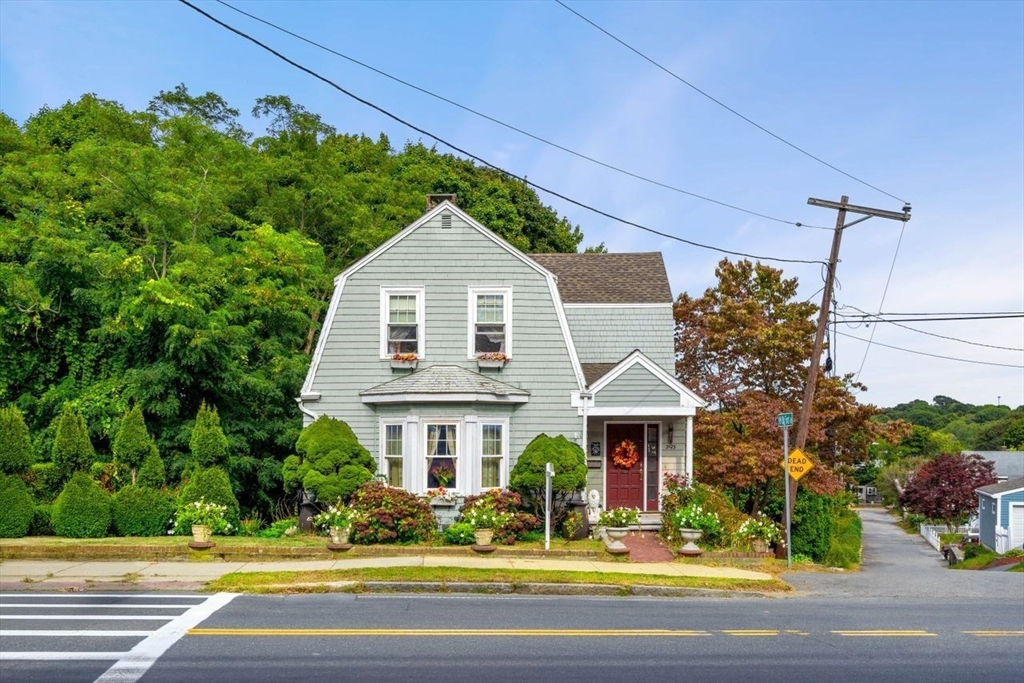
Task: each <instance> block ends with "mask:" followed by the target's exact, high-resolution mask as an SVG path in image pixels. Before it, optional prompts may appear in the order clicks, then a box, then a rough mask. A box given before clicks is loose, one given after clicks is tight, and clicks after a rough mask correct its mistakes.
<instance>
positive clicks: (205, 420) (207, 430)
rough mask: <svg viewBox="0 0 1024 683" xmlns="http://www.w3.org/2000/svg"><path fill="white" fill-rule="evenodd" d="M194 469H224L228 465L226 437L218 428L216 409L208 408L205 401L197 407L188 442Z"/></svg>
mask: <svg viewBox="0 0 1024 683" xmlns="http://www.w3.org/2000/svg"><path fill="white" fill-rule="evenodd" d="M188 447H189V450H191V451H192V465H193V466H194V467H224V466H226V465H227V464H228V437H226V436H224V430H223V429H221V428H220V415H218V414H217V408H209V407H207V405H206V401H203V403H202V405H200V406H199V413H198V414H197V415H196V424H195V426H194V427H193V428H192V437H191V438H190V439H189V440H188Z"/></svg>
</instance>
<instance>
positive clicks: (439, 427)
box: [424, 422, 459, 489]
mask: <svg viewBox="0 0 1024 683" xmlns="http://www.w3.org/2000/svg"><path fill="white" fill-rule="evenodd" d="M424 429H425V431H426V439H425V444H424V445H425V446H426V471H427V488H428V489H436V488H440V487H444V488H446V489H458V488H459V478H458V474H459V425H458V424H457V423H447V422H428V423H426V424H425V425H424Z"/></svg>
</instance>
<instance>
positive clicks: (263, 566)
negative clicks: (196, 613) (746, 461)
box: [0, 555, 774, 590]
mask: <svg viewBox="0 0 1024 683" xmlns="http://www.w3.org/2000/svg"><path fill="white" fill-rule="evenodd" d="M365 567H472V568H481V569H534V570H542V571H543V570H547V571H577V572H579V571H582V572H594V573H620V574H641V575H655V576H693V577H701V578H711V577H718V578H730V579H746V580H752V581H770V580H771V579H773V578H774V577H772V575H771V574H767V573H764V572H758V571H751V570H747V569H739V568H735V567H711V566H706V565H697V564H682V563H676V562H649V563H643V564H639V563H627V562H598V561H591V560H567V559H552V560H545V559H513V558H492V557H445V556H438V555H435V556H403V557H353V558H351V559H337V560H299V561H295V560H289V561H279V562H147V561H61V560H5V561H3V562H2V563H0V590H19V589H22V590H23V589H25V588H28V587H33V588H45V589H60V588H68V587H75V586H89V587H97V586H98V585H101V584H133V585H137V586H140V587H142V586H148V587H164V588H168V589H169V588H174V587H176V586H177V587H180V588H187V589H190V590H194V589H197V588H201V587H202V586H203V585H204V584H205V583H206V582H208V581H213V580H215V579H219V578H220V577H222V576H224V575H225V574H231V573H235V572H280V571H316V570H329V569H359V568H365Z"/></svg>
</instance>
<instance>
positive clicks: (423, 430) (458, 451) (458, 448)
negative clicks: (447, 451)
mask: <svg viewBox="0 0 1024 683" xmlns="http://www.w3.org/2000/svg"><path fill="white" fill-rule="evenodd" d="M430 425H455V481H456V483H457V484H458V486H455V487H451V488H450V489H449V490H450V491H452V492H453V493H460V494H466V493H467V492H468V491H469V490H471V489H470V488H468V487H467V486H466V485H465V484H466V481H465V479H464V477H465V476H466V458H467V457H470V451H469V450H468V449H467V448H466V441H465V439H466V430H465V428H464V427H465V425H464V421H463V419H462V418H460V417H435V418H423V419H422V420H421V421H420V437H421V438H420V443H419V444H418V447H417V450H418V451H419V460H420V463H421V467H420V470H421V471H420V478H419V489H420V490H421V491H423V492H424V493H426V492H427V491H429V490H430V487H429V486H428V485H427V481H428V479H429V476H430V472H429V470H430V468H429V467H427V457H428V456H427V442H428V439H427V428H428V427H429V426H430ZM440 457H446V456H440Z"/></svg>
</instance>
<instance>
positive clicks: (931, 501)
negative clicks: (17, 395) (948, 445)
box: [900, 453, 996, 530]
mask: <svg viewBox="0 0 1024 683" xmlns="http://www.w3.org/2000/svg"><path fill="white" fill-rule="evenodd" d="M995 482H996V476H995V472H994V469H993V465H992V462H991V461H989V460H985V459H984V458H982V457H981V456H980V455H978V454H976V453H971V454H967V455H961V454H956V455H954V454H951V453H942V454H940V455H938V456H936V457H935V459H933V460H929V461H928V462H926V463H924V464H923V465H921V467H920V468H919V469H918V470H917V473H916V474H915V475H914V477H913V479H911V480H910V483H909V484H907V486H906V488H905V489H904V491H903V495H902V496H901V498H900V503H901V504H902V505H903V507H905V508H906V509H907V510H909V511H910V512H915V513H917V514H920V515H925V516H926V517H927V518H928V519H934V520H941V521H943V522H945V524H946V525H947V526H948V527H949V528H950V530H952V529H953V528H955V527H957V526H959V525H960V524H963V523H965V522H966V521H967V519H968V518H969V517H970V516H971V515H972V514H975V513H977V511H978V494H977V493H975V490H976V489H977V488H978V487H981V486H987V485H988V484H994V483H995Z"/></svg>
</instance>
